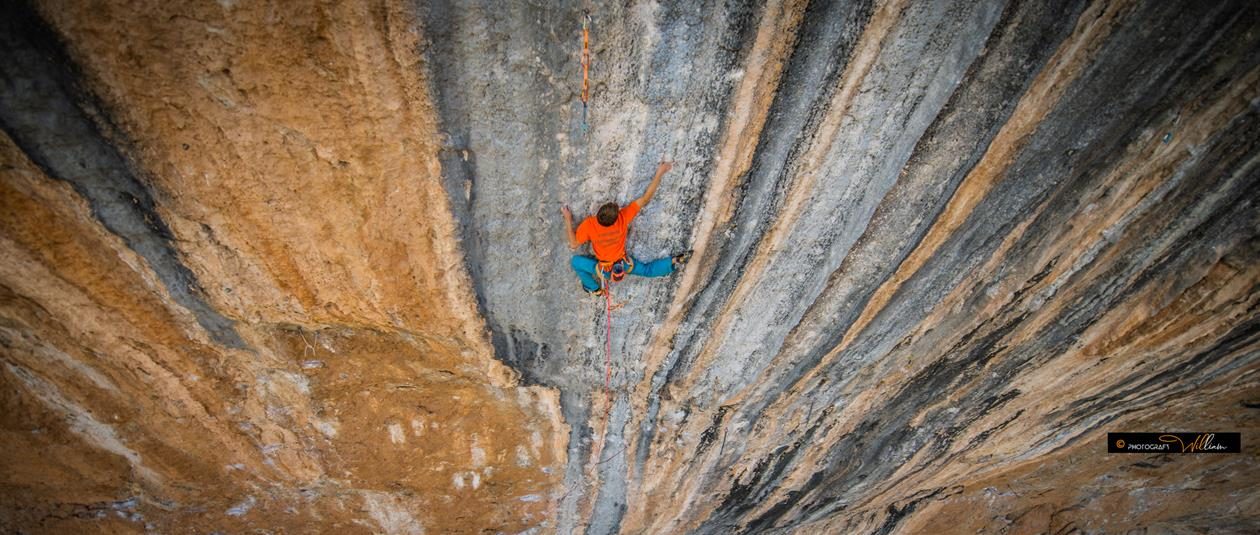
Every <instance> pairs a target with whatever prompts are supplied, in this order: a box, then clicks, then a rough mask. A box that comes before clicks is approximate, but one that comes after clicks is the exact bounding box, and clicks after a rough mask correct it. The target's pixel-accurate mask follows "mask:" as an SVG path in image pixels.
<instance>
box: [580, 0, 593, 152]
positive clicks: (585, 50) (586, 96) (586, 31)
mask: <svg viewBox="0 0 1260 535" xmlns="http://www.w3.org/2000/svg"><path fill="white" fill-rule="evenodd" d="M590 69H591V14H590V13H584V14H583V15H582V130H583V131H585V130H586V128H587V123H586V106H587V102H588V101H589V100H590V95H591V85H590Z"/></svg>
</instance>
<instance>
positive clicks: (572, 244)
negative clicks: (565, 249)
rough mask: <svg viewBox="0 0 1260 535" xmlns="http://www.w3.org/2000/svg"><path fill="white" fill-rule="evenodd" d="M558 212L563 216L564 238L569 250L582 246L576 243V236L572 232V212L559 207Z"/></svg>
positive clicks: (564, 207) (565, 207)
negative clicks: (566, 240)
mask: <svg viewBox="0 0 1260 535" xmlns="http://www.w3.org/2000/svg"><path fill="white" fill-rule="evenodd" d="M560 212H561V213H563V214H564V237H566V238H568V239H569V249H577V248H578V246H579V245H582V244H580V243H578V241H577V234H575V233H574V232H573V212H570V211H569V207H568V206H561V207H560Z"/></svg>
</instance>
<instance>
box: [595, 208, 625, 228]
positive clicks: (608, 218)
mask: <svg viewBox="0 0 1260 535" xmlns="http://www.w3.org/2000/svg"><path fill="white" fill-rule="evenodd" d="M620 211H621V207H619V206H617V203H615V202H609V203H604V205H603V206H600V207H599V213H598V214H596V215H595V220H596V221H599V224H601V225H603V226H605V227H611V226H613V223H616V222H617V213H618V212H620Z"/></svg>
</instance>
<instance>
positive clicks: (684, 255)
mask: <svg viewBox="0 0 1260 535" xmlns="http://www.w3.org/2000/svg"><path fill="white" fill-rule="evenodd" d="M688 260H691V251H684V252H681V253H678V254H676V255H674V258H673V261H674V269H678V268H680V267H682V266H683V264H686V263H687V261H688Z"/></svg>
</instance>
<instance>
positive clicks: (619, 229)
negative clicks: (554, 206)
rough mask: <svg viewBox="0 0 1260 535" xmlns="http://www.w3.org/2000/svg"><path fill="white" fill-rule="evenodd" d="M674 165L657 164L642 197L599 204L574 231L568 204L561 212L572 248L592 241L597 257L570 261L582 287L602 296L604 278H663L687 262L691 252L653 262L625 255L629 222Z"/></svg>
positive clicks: (653, 193) (604, 286) (588, 291)
mask: <svg viewBox="0 0 1260 535" xmlns="http://www.w3.org/2000/svg"><path fill="white" fill-rule="evenodd" d="M673 167H674V164H673V162H669V161H664V162H661V164H660V165H658V166H657V167H656V176H654V177H652V183H651V184H649V185H648V188H647V191H645V192H644V193H643V196H642V197H639V198H638V199H635V200H633V201H631V202H630V204H627V205H626V206H625V207H624V208H623V207H620V206H618V205H617V203H615V202H609V203H605V204H604V205H603V206H600V207H599V211H598V212H596V213H595V215H593V216H590V217H587V218H586V219H585V220H583V221H582V224H580V225H578V226H577V231H576V232H575V231H574V230H573V213H572V212H570V211H569V207H568V206H563V207H561V208H560V211H561V212H562V213H564V228H565V232H566V234H567V236H568V238H569V248H571V249H574V250H576V249H577V248H578V247H581V246H582V244H583V243H586V242H588V241H589V242H591V250H592V251H593V252H594V253H595V256H594V257H591V256H587V255H582V254H575V255H573V259H572V260H571V261H570V263H571V264H572V265H573V271H576V272H577V276H578V279H579V280H581V281H582V288H583V289H585V290H586V291H587V293H590V294H592V295H597V296H602V295H604V292H605V291H606V287H607V284H606V283H605V281H608V280H612V281H619V280H621V279H622V278H623V277H625V275H626V274H630V275H637V276H640V277H664V276H666V275H669V274H671V273H673V272H674V271H675V270H677V269H678V268H679V267H681V266H682V265H683V264H685V263H686V262H687V258H688V256H689V253H682V254H676V255H674V256H672V257H669V258H658V259H656V260H653V261H651V262H641V261H639V259H637V258H635V257H633V256H631V255H628V254H626V233H627V232H628V231H629V230H630V222H631V221H633V220H634V217H635V216H636V215H639V210H641V209H643V207H645V206H647V204H648V203H649V202H652V196H654V195H656V187H657V186H659V185H660V183H661V177H662V176H665V173H666V172H668V171H669V170H670V169H672V168H673Z"/></svg>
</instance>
